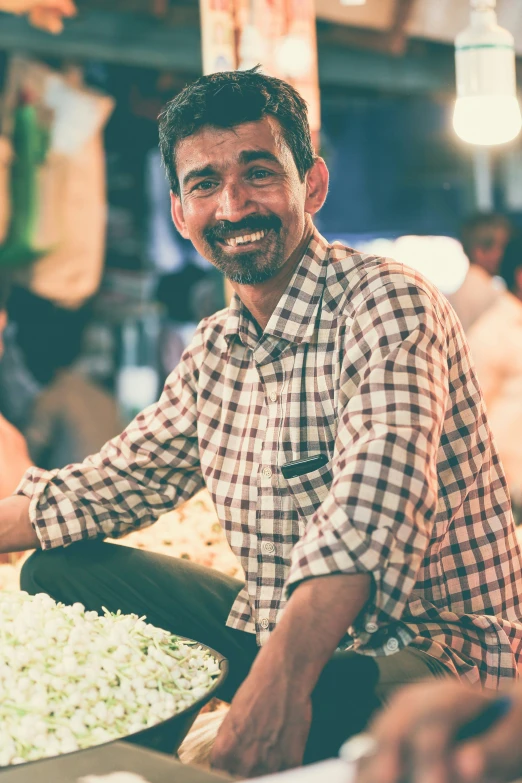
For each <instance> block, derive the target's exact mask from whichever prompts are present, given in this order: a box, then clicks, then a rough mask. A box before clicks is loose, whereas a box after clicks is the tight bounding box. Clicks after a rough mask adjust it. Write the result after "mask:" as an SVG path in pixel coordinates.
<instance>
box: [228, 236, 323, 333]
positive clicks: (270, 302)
mask: <svg viewBox="0 0 522 783" xmlns="http://www.w3.org/2000/svg"><path fill="white" fill-rule="evenodd" d="M313 233H314V226H313V224H312V222H311V221H310V224H309V225H307V227H306V230H305V232H304V234H303V238H302V240H301V242H300V243H299V245H298V246H297V247H296V249H295V250H294V252H293V253H292V255H291V256H290V257H289V258H288V259H287V261H285V263H284V264H283V266H282V267H281V269H280V270H279V272H278V273H277V275H275V276H274V277H272V278H270V280H266V281H265V282H264V283H257V284H256V285H242V284H241V283H232V282H231V283H230V285H231V287H232V288H233V289H234V291H235V292H236V294H237V295H238V296H239V298H240V299H241V301H242V302H243V304H244V305H245V307H246V308H247V310H248V311H249V312H250V314H251V315H252V317H253V318H254V319H255V320H256V322H257V323H258V324H259V326H260V327H261V329H262V330H264V329H265V328H266V325H267V324H268V322H269V320H270V316H271V315H272V313H273V312H274V310H275V308H276V307H277V304H278V302H279V300H280V299H281V297H282V295H283V294H284V292H285V291H286V289H287V287H288V284H289V282H290V280H291V279H292V276H293V274H294V272H295V270H296V268H297V266H298V264H299V262H300V260H301V259H302V257H303V254H304V252H305V250H306V248H307V247H308V245H309V244H310V240H311V239H312V236H313Z"/></svg>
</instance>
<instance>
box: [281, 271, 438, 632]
mask: <svg viewBox="0 0 522 783" xmlns="http://www.w3.org/2000/svg"><path fill="white" fill-rule="evenodd" d="M398 277H399V279H398V280H397V281H396V282H394V283H391V282H390V283H387V284H385V285H383V286H381V287H380V288H379V289H378V290H377V291H375V292H373V293H371V294H370V295H369V296H368V297H367V298H366V300H365V301H364V303H363V304H362V305H361V306H360V307H359V309H358V310H357V311H356V313H355V314H354V319H353V324H352V328H351V329H350V333H349V335H348V336H347V339H346V344H345V353H344V361H343V368H342V377H341V386H340V396H339V424H338V431H337V439H336V446H335V453H334V459H333V464H332V472H333V476H334V479H333V482H332V486H331V490H330V493H329V494H328V496H327V498H326V499H325V500H324V502H323V503H322V504H321V506H320V507H319V508H318V510H317V512H316V513H315V515H314V517H313V518H312V519H311V520H310V522H309V524H308V526H307V528H306V531H305V534H304V535H303V537H302V538H301V539H300V541H299V542H298V543H297V545H296V546H295V548H294V550H293V553H292V562H291V569H290V575H289V578H288V581H287V591H288V592H291V590H292V589H293V588H294V587H295V586H296V585H297V584H298V583H299V582H300V581H302V580H303V579H309V578H311V577H318V576H324V575H328V574H333V573H342V574H352V573H353V574H355V573H368V574H371V576H372V579H373V586H374V588H373V593H372V597H371V599H370V601H369V603H368V604H367V606H366V608H365V610H364V612H363V614H362V615H361V616H359V618H358V619H357V623H356V626H355V627H354V628H353V629H351V632H352V634H353V635H355V636H357V637H358V638H359V640H360V643H361V644H364V643H365V642H366V641H369V639H370V636H371V635H373V634H377V632H378V631H379V630H380V629H382V628H383V627H384V626H387V625H389V624H391V623H394V622H397V621H400V620H401V617H402V615H403V612H404V608H405V606H406V603H407V601H408V599H409V597H410V596H411V593H412V590H413V588H414V585H415V582H416V575H417V572H418V569H419V566H420V564H421V561H422V558H423V556H424V554H425V551H426V548H427V545H428V542H429V540H430V536H431V531H432V526H433V522H434V520H435V516H436V510H437V501H438V477H437V452H438V449H439V443H440V436H441V432H442V427H443V423H444V418H445V413H446V407H447V404H448V361H447V346H446V336H445V330H444V327H443V325H442V323H441V321H440V319H439V316H438V314H437V312H436V311H435V309H434V304H433V302H432V299H431V298H430V296H429V294H428V293H427V292H425V291H424V290H423V289H422V288H421V287H419V286H418V285H416V284H414V283H413V282H411V281H409V280H408V279H407V278H401V276H398ZM399 625H400V624H399ZM396 635H397V634H396ZM398 636H399V637H401V640H402V643H403V644H407V643H408V641H410V639H409V638H408V632H407V629H406V628H403V629H402V635H401V633H399V634H398ZM375 638H376V637H375Z"/></svg>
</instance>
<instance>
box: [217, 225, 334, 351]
mask: <svg viewBox="0 0 522 783" xmlns="http://www.w3.org/2000/svg"><path fill="white" fill-rule="evenodd" d="M329 251H330V245H329V244H328V242H327V241H326V239H324V237H322V236H321V234H320V233H319V232H318V231H317V229H315V230H314V234H313V236H312V239H311V240H310V244H309V245H308V247H307V249H306V251H305V253H304V255H303V258H302V259H301V261H300V262H299V265H298V266H297V269H296V270H295V272H294V275H293V277H292V279H291V281H290V283H289V284H288V287H287V289H286V291H285V292H284V294H283V295H282V296H281V299H280V300H279V302H278V304H277V307H276V308H275V310H274V312H273V313H272V315H271V316H270V320H269V322H268V324H267V325H266V328H265V330H264V333H263V336H267V335H270V336H272V337H275V338H276V339H278V340H281V339H282V340H286V341H287V342H293V343H304V342H310V340H311V339H312V335H313V333H314V330H315V322H316V317H317V313H318V310H319V303H320V301H321V297H322V294H323V289H324V284H325V278H326V262H327V261H328V257H329ZM224 336H225V338H226V339H227V342H230V341H231V340H232V339H233V338H234V337H239V339H240V340H241V341H242V342H243V343H244V344H245V345H247V344H252V342H254V344H255V342H257V341H258V340H259V338H260V335H259V333H258V330H257V328H256V325H255V323H254V320H253V318H252V316H251V315H250V313H249V312H248V310H247V308H246V307H245V306H244V305H243V303H242V301H241V299H240V298H239V296H238V295H237V294H234V295H233V297H232V299H231V302H230V305H229V308H228V316H227V321H226V326H225V331H224Z"/></svg>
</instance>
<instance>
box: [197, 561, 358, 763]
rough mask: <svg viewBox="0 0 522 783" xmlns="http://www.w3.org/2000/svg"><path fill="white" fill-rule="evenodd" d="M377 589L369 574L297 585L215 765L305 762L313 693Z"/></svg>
mask: <svg viewBox="0 0 522 783" xmlns="http://www.w3.org/2000/svg"><path fill="white" fill-rule="evenodd" d="M370 588H371V578H370V577H369V576H368V575H367V574H353V575H348V576H346V575H344V574H335V575H332V576H325V577H322V578H319V579H309V580H306V581H304V582H302V583H301V584H300V585H299V586H298V587H297V588H296V589H295V590H294V592H293V594H292V596H291V598H290V600H289V602H288V606H287V608H286V609H285V611H284V613H283V617H282V619H281V622H280V623H279V624H278V626H277V628H276V629H275V631H274V633H273V634H272V636H271V637H270V640H269V641H268V642H267V644H266V645H265V646H264V647H263V648H262V649H261V651H260V653H259V655H258V656H257V658H256V660H255V662H254V665H253V667H252V669H251V672H250V674H249V676H248V678H247V679H246V680H245V682H244V683H243V685H242V686H241V688H240V689H239V691H238V692H237V694H236V696H235V698H234V701H233V702H232V706H231V708H230V711H229V713H228V715H227V717H226V719H225V721H224V722H223V725H222V727H221V730H220V733H219V735H218V738H217V740H216V743H215V745H214V751H213V756H212V763H213V765H214V766H215V767H217V768H220V769H225V770H227V772H229V773H232V774H237V775H241V776H251V775H262V774H269V773H270V772H275V771H278V770H282V769H287V768H290V767H295V766H298V765H299V764H300V763H301V762H302V759H303V752H304V748H305V744H306V740H307V738H308V733H309V730H310V720H311V702H310V697H311V694H312V691H313V690H314V688H315V685H316V683H317V680H318V679H319V676H320V674H321V672H322V670H323V669H324V667H325V666H326V664H327V663H328V661H329V660H330V658H331V657H332V655H333V653H334V651H335V649H336V647H337V645H338V643H339V641H340V640H341V639H342V638H343V636H344V635H345V633H346V629H347V628H348V627H349V626H350V625H352V624H353V623H354V621H355V619H356V617H357V615H358V614H359V613H360V611H361V610H362V608H363V607H364V605H365V603H366V602H367V600H368V598H369V596H370ZM267 696H268V697H267Z"/></svg>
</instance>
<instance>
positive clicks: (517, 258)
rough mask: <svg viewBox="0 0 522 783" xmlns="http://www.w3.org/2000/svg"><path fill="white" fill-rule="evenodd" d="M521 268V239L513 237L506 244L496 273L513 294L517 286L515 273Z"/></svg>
mask: <svg viewBox="0 0 522 783" xmlns="http://www.w3.org/2000/svg"><path fill="white" fill-rule="evenodd" d="M520 268H522V237H520V236H515V237H513V239H511V240H510V242H509V243H508V245H507V247H506V250H505V251H504V256H503V258H502V261H501V262H500V267H499V270H498V273H499V275H500V277H503V278H504V280H505V281H506V285H507V287H508V289H509V290H510V291H512V292H515V291H516V290H517V288H518V286H517V280H516V278H517V271H518V270H519V269H520Z"/></svg>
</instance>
